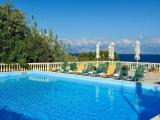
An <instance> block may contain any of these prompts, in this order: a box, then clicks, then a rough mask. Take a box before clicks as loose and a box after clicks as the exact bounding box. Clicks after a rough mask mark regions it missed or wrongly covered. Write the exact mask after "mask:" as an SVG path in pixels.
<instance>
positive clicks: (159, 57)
mask: <svg viewBox="0 0 160 120" xmlns="http://www.w3.org/2000/svg"><path fill="white" fill-rule="evenodd" d="M73 55H75V56H78V55H79V54H78V53H74V54H73ZM140 57H141V59H140V62H150V63H160V54H141V55H140ZM119 58H120V61H127V62H136V60H135V59H134V54H119Z"/></svg>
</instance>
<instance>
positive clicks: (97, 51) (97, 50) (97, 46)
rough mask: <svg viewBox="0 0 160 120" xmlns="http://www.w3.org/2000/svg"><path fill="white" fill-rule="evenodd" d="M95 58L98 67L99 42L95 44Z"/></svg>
mask: <svg viewBox="0 0 160 120" xmlns="http://www.w3.org/2000/svg"><path fill="white" fill-rule="evenodd" d="M96 58H97V67H98V59H99V58H100V55H99V44H97V45H96Z"/></svg>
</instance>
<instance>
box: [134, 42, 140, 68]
mask: <svg viewBox="0 0 160 120" xmlns="http://www.w3.org/2000/svg"><path fill="white" fill-rule="evenodd" d="M140 54H141V43H140V41H139V40H137V41H136V43H135V56H134V58H135V59H136V60H137V67H138V61H139V60H140Z"/></svg>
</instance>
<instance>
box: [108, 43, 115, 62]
mask: <svg viewBox="0 0 160 120" xmlns="http://www.w3.org/2000/svg"><path fill="white" fill-rule="evenodd" d="M114 46H115V43H114V42H111V44H110V45H109V46H108V50H109V56H108V57H109V58H110V59H111V60H112V61H113V60H114Z"/></svg>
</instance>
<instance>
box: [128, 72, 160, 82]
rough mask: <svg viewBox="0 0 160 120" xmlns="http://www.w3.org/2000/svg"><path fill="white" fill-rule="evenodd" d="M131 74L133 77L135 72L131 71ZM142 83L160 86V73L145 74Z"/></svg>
mask: <svg viewBox="0 0 160 120" xmlns="http://www.w3.org/2000/svg"><path fill="white" fill-rule="evenodd" d="M129 74H130V75H133V74H134V72H132V71H130V72H129ZM141 82H142V83H149V84H157V85H160V72H145V73H144V78H143V81H141Z"/></svg>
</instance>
